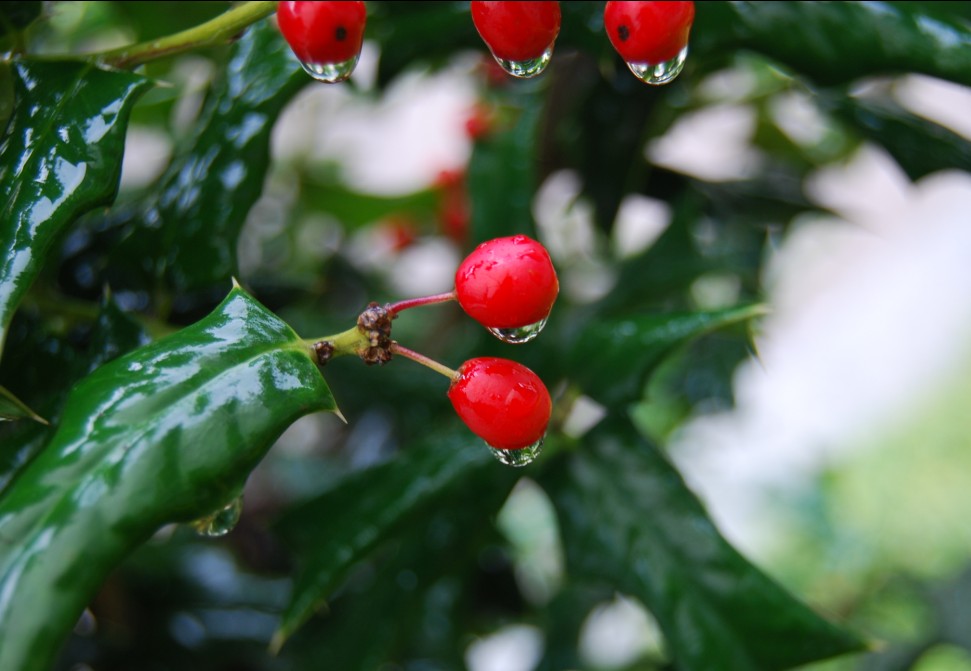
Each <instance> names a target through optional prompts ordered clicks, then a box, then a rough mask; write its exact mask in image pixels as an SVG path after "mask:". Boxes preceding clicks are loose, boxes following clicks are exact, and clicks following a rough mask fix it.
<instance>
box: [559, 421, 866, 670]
mask: <svg viewBox="0 0 971 671" xmlns="http://www.w3.org/2000/svg"><path fill="white" fill-rule="evenodd" d="M541 484H542V485H543V486H544V487H545V488H546V490H547V492H548V493H549V495H550V497H551V498H552V500H553V502H554V504H555V507H556V511H557V515H558V516H559V520H560V528H561V534H562V538H563V544H564V548H565V551H566V560H567V571H568V572H569V573H570V575H571V578H572V579H574V580H576V579H579V580H581V581H582V580H588V581H591V582H592V583H600V584H605V585H607V586H609V587H610V588H612V589H614V590H618V591H621V592H624V593H626V594H630V595H632V596H634V597H636V598H638V599H640V600H641V601H642V602H643V603H644V605H645V606H647V608H649V609H650V611H651V612H652V613H653V614H654V616H655V617H656V618H657V620H658V623H659V624H660V627H661V630H662V631H663V633H664V635H665V637H666V640H667V644H668V645H669V649H670V651H671V654H672V656H673V657H674V660H675V662H676V664H677V667H678V668H680V669H686V670H689V671H693V670H698V671H701V670H704V671H720V670H722V669H724V670H725V671H744V670H746V669H750V670H752V671H766V670H768V669H787V668H791V667H794V666H799V665H801V664H806V663H808V662H812V661H816V660H820V659H825V658H827V657H831V656H834V655H839V654H844V653H847V652H854V651H859V650H861V649H863V647H864V644H863V642H861V641H860V640H859V639H858V638H857V637H856V636H855V635H853V634H851V633H849V632H847V631H845V630H843V629H841V628H839V627H837V626H836V625H833V624H831V623H830V622H828V621H826V620H824V619H822V618H821V617H820V616H819V615H817V614H816V613H814V612H813V611H812V610H811V609H809V608H808V607H807V606H805V605H804V604H802V603H801V602H800V601H798V600H797V599H796V598H795V597H793V596H792V595H791V594H789V593H788V592H786V591H785V590H784V589H783V588H782V587H780V586H779V585H778V584H776V583H775V582H773V581H772V580H771V579H770V578H769V577H767V576H766V575H765V574H764V573H762V571H760V570H759V569H758V568H756V567H755V566H753V565H752V564H751V563H749V562H748V561H747V560H746V559H745V558H744V557H742V556H741V555H740V554H739V553H738V552H737V551H736V550H735V549H734V548H732V546H731V545H729V544H728V542H727V541H725V539H724V538H722V537H721V535H720V534H719V533H718V530H717V529H716V528H715V526H714V525H713V524H712V522H711V520H710V519H709V518H708V516H707V514H706V513H705V510H704V508H703V507H702V506H701V504H700V503H699V502H698V500H697V499H696V498H695V497H694V495H693V494H692V493H691V492H690V491H689V490H688V488H687V487H686V486H685V484H684V481H683V480H682V479H681V477H680V476H679V475H678V473H677V471H676V470H675V469H674V467H673V466H671V464H670V463H668V461H667V460H666V459H665V458H664V457H663V456H662V455H661V453H660V452H659V451H658V450H657V449H656V448H655V447H654V446H653V445H650V444H649V443H647V442H645V441H644V440H643V439H641V438H640V437H639V436H637V434H636V433H635V432H634V430H633V429H632V427H631V426H630V424H629V423H628V422H627V421H626V420H623V419H618V418H617V417H616V416H614V417H613V418H610V419H608V420H607V421H606V422H604V423H603V424H601V425H600V426H599V427H598V428H597V429H596V430H594V431H593V432H591V433H590V434H588V436H587V437H586V438H585V439H584V443H583V445H582V446H580V447H579V448H578V449H577V450H576V451H574V452H572V453H571V454H569V455H568V457H567V458H565V459H563V460H561V461H559V462H557V463H556V464H555V465H554V467H553V468H551V469H550V470H549V471H548V472H547V473H546V474H544V477H543V478H542V479H541Z"/></svg>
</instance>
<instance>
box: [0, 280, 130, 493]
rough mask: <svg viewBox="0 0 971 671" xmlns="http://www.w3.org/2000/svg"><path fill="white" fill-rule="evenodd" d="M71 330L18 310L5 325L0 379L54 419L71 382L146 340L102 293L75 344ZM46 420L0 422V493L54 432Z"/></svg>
mask: <svg viewBox="0 0 971 671" xmlns="http://www.w3.org/2000/svg"><path fill="white" fill-rule="evenodd" d="M72 336H73V333H72V332H69V333H66V334H65V333H56V332H52V329H51V328H50V327H49V325H48V324H45V323H44V322H43V321H40V320H38V319H37V317H36V315H33V314H30V315H25V314H22V313H21V314H18V315H17V316H16V317H15V318H14V320H13V322H12V323H11V325H10V339H9V340H8V342H7V347H8V356H7V357H5V358H4V359H3V360H2V361H0V383H2V384H8V383H9V385H10V386H11V387H14V385H16V387H15V388H16V389H17V390H22V393H23V394H25V395H26V394H30V396H29V399H30V402H31V403H37V404H38V405H37V409H38V411H39V412H41V413H42V414H43V416H44V417H45V418H47V419H49V420H50V421H51V423H52V424H54V425H56V424H57V418H58V417H59V416H60V413H61V409H62V406H63V404H64V400H65V398H66V397H67V395H68V392H69V391H70V389H71V387H72V386H74V383H75V382H77V381H78V380H80V379H81V378H82V377H84V376H85V375H87V374H88V373H90V372H92V371H94V370H95V369H96V368H98V367H99V366H101V365H102V364H105V363H107V362H108V361H111V360H112V359H116V358H118V357H119V356H121V355H122V354H127V353H128V352H130V351H131V350H133V349H135V348H136V347H139V346H141V345H144V344H146V343H147V342H148V336H147V334H146V333H145V331H144V330H143V329H142V327H141V325H140V324H138V323H137V322H136V321H134V320H133V319H132V317H131V316H130V315H128V314H126V313H125V312H123V311H122V310H121V309H119V308H118V306H117V304H116V303H115V302H114V300H112V298H111V296H110V294H107V295H105V296H104V298H103V299H102V302H101V306H100V309H99V311H98V314H97V317H96V319H95V321H94V323H93V324H91V325H90V327H88V328H87V329H86V331H85V332H84V343H83V344H80V345H79V344H77V343H76V342H74V338H73V337H72ZM53 430H54V427H53V426H51V425H48V424H46V423H45V424H37V423H34V422H20V423H18V424H16V425H7V426H3V425H0V497H2V495H3V493H4V491H5V490H6V488H7V485H8V484H9V483H10V481H11V480H13V479H14V478H15V477H16V475H17V473H19V472H20V469H22V468H23V467H24V466H25V464H27V463H28V462H29V461H30V460H31V459H32V458H33V457H34V455H36V454H37V453H38V452H39V451H40V449H41V448H42V447H43V446H44V444H45V443H46V442H47V439H48V438H49V437H50V436H51V434H52V433H53Z"/></svg>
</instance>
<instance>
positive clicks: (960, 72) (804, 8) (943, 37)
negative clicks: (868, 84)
mask: <svg viewBox="0 0 971 671" xmlns="http://www.w3.org/2000/svg"><path fill="white" fill-rule="evenodd" d="M923 4H924V3H916V2H704V3H698V6H697V13H696V15H695V24H694V27H693V28H692V30H691V42H690V49H691V51H692V52H693V53H695V54H697V55H699V56H701V55H703V54H704V55H716V54H718V53H721V54H725V53H728V52H729V51H730V50H734V49H738V48H744V49H751V50H753V51H757V52H759V53H761V54H764V55H766V56H768V57H770V58H772V59H775V60H777V61H779V62H781V63H783V64H785V65H786V66H788V67H789V68H791V69H792V70H794V71H795V72H797V73H799V74H801V75H805V76H808V77H810V78H812V79H814V80H815V81H817V82H818V83H821V84H842V83H846V82H850V81H853V80H854V79H858V78H860V77H864V76H868V75H877V74H891V73H895V72H922V73H924V74H928V75H932V76H935V77H940V78H942V79H948V80H950V81H954V82H959V83H962V84H971V29H969V28H968V25H967V24H966V23H964V22H962V21H960V20H959V19H957V18H955V17H954V16H947V15H944V14H941V15H936V14H934V13H931V12H928V11H927V9H926V8H924V7H922V5H923Z"/></svg>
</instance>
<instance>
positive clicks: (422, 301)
mask: <svg viewBox="0 0 971 671" xmlns="http://www.w3.org/2000/svg"><path fill="white" fill-rule="evenodd" d="M453 300H455V291H449V292H447V293H444V294H435V295H434V296H422V297H421V298H406V299H405V300H403V301H398V302H397V303H392V304H391V305H389V306H388V312H389V313H390V314H391V315H396V314H398V313H399V312H401V311H402V310H407V309H409V308H417V307H421V306H422V305H433V304H435V303H445V302H446V301H453Z"/></svg>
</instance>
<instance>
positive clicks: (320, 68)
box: [300, 55, 359, 84]
mask: <svg viewBox="0 0 971 671" xmlns="http://www.w3.org/2000/svg"><path fill="white" fill-rule="evenodd" d="M358 57H359V55H358V56H355V57H354V58H351V59H349V60H346V61H341V62H340V63H309V62H304V61H301V62H300V65H302V66H303V69H304V70H306V71H307V74H309V75H310V76H311V77H313V78H314V79H316V80H317V81H320V82H324V83H326V84H337V83H338V82H342V81H344V80H346V79H347V78H348V77H350V76H351V73H352V72H354V68H355V67H356V66H357V59H358Z"/></svg>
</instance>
